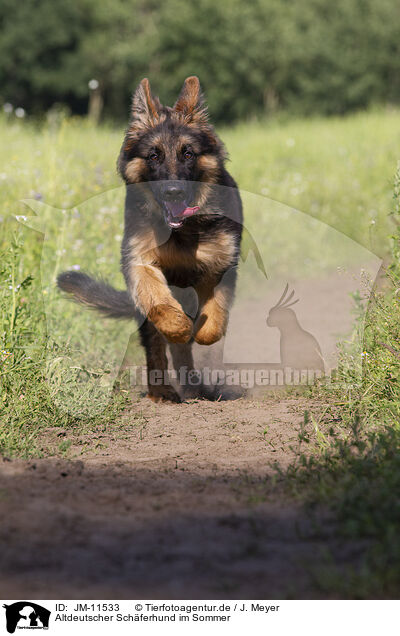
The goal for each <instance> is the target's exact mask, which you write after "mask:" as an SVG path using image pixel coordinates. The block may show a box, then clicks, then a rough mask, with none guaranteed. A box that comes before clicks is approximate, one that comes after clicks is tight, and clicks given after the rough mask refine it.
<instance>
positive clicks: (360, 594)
mask: <svg viewBox="0 0 400 636" xmlns="http://www.w3.org/2000/svg"><path fill="white" fill-rule="evenodd" d="M393 216H394V219H395V220H396V221H397V223H398V228H400V163H399V166H398V169H397V173H396V176H395V180H394V205H393ZM392 250H393V261H392V263H391V265H390V267H389V270H388V275H387V279H386V281H384V284H383V285H382V286H380V287H379V288H378V289H376V290H375V291H374V293H373V295H372V298H371V301H370V307H369V311H368V314H367V322H366V327H365V339H364V349H365V350H364V353H363V365H364V373H363V379H362V383H361V386H357V387H351V386H349V387H348V389H347V391H346V392H345V393H344V392H343V391H342V390H340V391H336V390H335V389H332V387H326V388H322V389H315V390H314V396H315V397H318V398H320V399H322V400H324V401H325V402H328V407H327V408H326V410H325V412H324V416H323V418H322V419H321V421H319V422H316V421H315V420H313V421H312V422H310V421H309V415H308V414H306V415H305V420H306V422H305V426H304V430H305V431H306V433H304V430H303V431H302V436H301V441H302V444H301V446H302V447H303V449H300V450H299V452H298V455H297V456H296V457H295V460H294V461H293V463H292V464H291V466H290V467H289V470H288V471H287V473H286V478H289V479H288V480H287V484H288V487H289V489H290V491H291V492H292V493H297V494H298V495H299V496H301V498H302V500H304V498H306V499H308V502H309V503H310V504H312V505H313V506H315V505H321V504H322V505H324V506H328V507H329V509H330V510H331V511H332V512H333V513H334V516H335V519H336V520H337V521H338V522H339V526H338V531H339V536H340V535H342V537H346V538H347V539H349V538H350V539H352V540H354V541H356V542H357V543H358V548H356V549H358V550H359V553H360V554H361V558H360V559H359V562H358V563H357V564H354V563H353V564H352V565H351V566H347V567H346V568H345V572H343V568H342V569H339V568H338V567H337V566H336V565H335V563H334V561H333V560H332V562H329V561H328V562H327V564H326V567H325V568H324V569H321V568H320V567H319V568H318V570H317V571H315V572H314V574H315V576H316V577H317V578H318V584H319V586H320V587H321V588H322V589H324V590H325V591H326V592H327V593H328V594H329V593H333V592H334V593H335V594H336V595H337V594H338V593H339V594H342V595H343V596H346V597H350V598H354V597H356V598H376V597H380V598H398V595H399V593H400V534H399V529H400V498H399V493H400V293H399V292H400V259H399V254H400V231H399V229H397V231H396V232H395V233H394V234H393V237H392ZM321 435H322V438H323V443H321V437H320V436H321ZM307 447H311V449H310V448H308V452H307V453H306V452H305V448H307ZM363 542H364V543H363ZM360 545H361V546H362V547H361V549H360Z"/></svg>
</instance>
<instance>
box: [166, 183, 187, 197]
mask: <svg viewBox="0 0 400 636" xmlns="http://www.w3.org/2000/svg"><path fill="white" fill-rule="evenodd" d="M163 196H164V199H165V200H166V201H183V200H184V198H185V190H184V189H183V188H182V187H181V186H179V185H175V184H174V185H168V186H166V187H165V188H164V192H163Z"/></svg>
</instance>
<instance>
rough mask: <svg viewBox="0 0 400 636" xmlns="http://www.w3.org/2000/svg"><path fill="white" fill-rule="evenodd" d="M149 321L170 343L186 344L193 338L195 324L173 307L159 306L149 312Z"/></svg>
mask: <svg viewBox="0 0 400 636" xmlns="http://www.w3.org/2000/svg"><path fill="white" fill-rule="evenodd" d="M149 320H151V322H152V323H153V325H154V326H155V327H156V329H157V330H158V331H159V332H160V333H162V334H163V336H165V337H166V339H167V340H168V342H175V343H178V344H185V343H187V342H189V340H190V338H191V337H192V332H193V322H192V321H191V319H190V318H189V317H188V316H187V315H186V314H185V313H184V312H183V311H182V310H181V309H177V308H176V307H173V306H172V305H157V307H154V308H153V309H152V310H151V311H150V312H149Z"/></svg>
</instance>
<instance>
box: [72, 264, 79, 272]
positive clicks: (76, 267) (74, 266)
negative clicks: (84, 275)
mask: <svg viewBox="0 0 400 636" xmlns="http://www.w3.org/2000/svg"><path fill="white" fill-rule="evenodd" d="M80 268H81V266H80V265H72V269H74V270H75V271H79V270H80Z"/></svg>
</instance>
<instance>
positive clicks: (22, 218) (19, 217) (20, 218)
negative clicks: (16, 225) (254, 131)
mask: <svg viewBox="0 0 400 636" xmlns="http://www.w3.org/2000/svg"><path fill="white" fill-rule="evenodd" d="M15 218H16V219H17V221H18V222H19V221H22V222H24V221H27V219H28V217H27V216H25V215H24V214H19V215H17V216H16V217H15Z"/></svg>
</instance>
